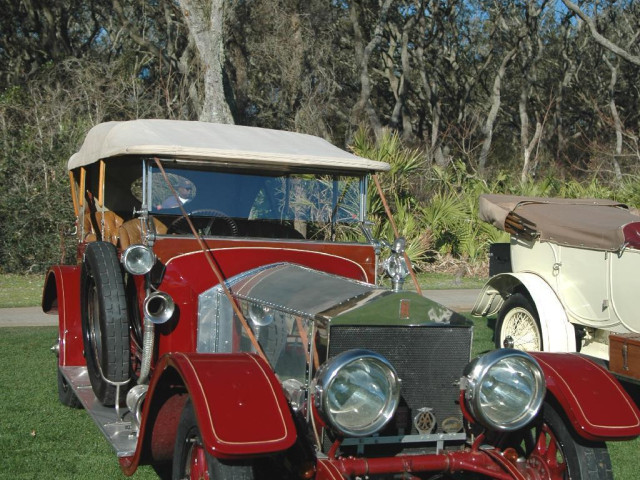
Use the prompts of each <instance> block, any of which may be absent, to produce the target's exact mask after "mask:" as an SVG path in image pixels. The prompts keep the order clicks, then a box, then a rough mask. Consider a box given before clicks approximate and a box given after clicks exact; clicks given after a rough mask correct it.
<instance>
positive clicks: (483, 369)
mask: <svg viewBox="0 0 640 480" xmlns="http://www.w3.org/2000/svg"><path fill="white" fill-rule="evenodd" d="M464 375H465V379H466V382H465V383H466V391H465V399H466V402H467V406H468V408H469V411H470V412H471V415H473V417H474V418H475V419H476V420H477V421H478V422H479V423H480V424H482V425H484V426H485V427H487V428H490V429H492V430H500V431H512V430H517V429H519V428H522V427H523V426H525V425H526V424H527V423H529V422H530V421H531V420H532V419H533V418H534V417H535V416H536V415H537V414H538V411H539V410H540V406H541V405H542V402H543V401H544V396H545V393H546V385H545V381H544V375H543V373H542V369H541V368H540V365H538V362H536V360H535V359H534V358H533V357H532V356H531V355H528V354H526V353H524V352H521V351H519V350H511V349H507V348H502V349H499V350H494V351H493V352H490V353H488V354H486V355H483V356H481V357H478V358H476V359H475V360H474V361H472V362H471V363H470V364H469V365H467V367H466V368H465V371H464Z"/></svg>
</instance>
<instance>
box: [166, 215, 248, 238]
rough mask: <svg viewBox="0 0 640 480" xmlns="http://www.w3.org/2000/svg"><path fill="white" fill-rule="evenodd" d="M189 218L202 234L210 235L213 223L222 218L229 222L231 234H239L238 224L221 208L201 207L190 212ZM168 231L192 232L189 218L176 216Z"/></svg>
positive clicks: (234, 235) (235, 235)
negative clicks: (220, 209)
mask: <svg viewBox="0 0 640 480" xmlns="http://www.w3.org/2000/svg"><path fill="white" fill-rule="evenodd" d="M203 217H207V218H203ZM189 218H190V219H191V222H192V223H193V226H194V227H196V230H197V231H198V233H200V234H201V235H210V234H211V229H212V227H213V224H214V223H216V221H217V220H222V221H223V222H224V223H226V224H227V227H228V229H229V230H230V235H231V236H233V237H237V236H238V224H237V223H236V222H235V221H234V220H233V218H231V217H230V216H229V215H227V214H226V213H223V212H221V211H219V210H214V209H212V208H201V209H199V210H194V211H193V212H191V213H189ZM168 233H191V228H189V224H188V222H187V219H186V218H185V217H178V218H176V219H175V220H174V221H173V222H171V224H170V225H169V228H168ZM225 233H226V232H225Z"/></svg>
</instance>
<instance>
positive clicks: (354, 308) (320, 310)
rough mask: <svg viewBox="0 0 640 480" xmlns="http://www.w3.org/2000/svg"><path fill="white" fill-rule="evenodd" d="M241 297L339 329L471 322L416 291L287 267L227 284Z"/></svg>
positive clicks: (258, 271) (274, 267)
mask: <svg viewBox="0 0 640 480" xmlns="http://www.w3.org/2000/svg"><path fill="white" fill-rule="evenodd" d="M230 290H231V292H232V293H233V295H234V296H236V297H237V298H240V299H244V300H249V301H252V302H257V303H260V304H263V305H266V306H270V307H272V308H275V309H277V310H280V311H284V312H288V313H291V314H294V315H301V316H305V317H316V318H321V319H324V320H328V321H331V323H332V324H343V325H357V324H361V325H365V324H366V325H389V324H397V325H422V324H428V323H433V324H446V325H449V326H452V325H453V326H458V325H459V326H470V325H471V322H470V320H468V319H466V318H465V317H463V316H462V315H460V314H458V313H456V312H454V311H453V310H450V309H448V308H447V307H445V306H443V305H440V304H439V303H437V302H434V301H432V300H430V299H428V298H424V297H422V296H420V295H418V294H417V293H415V292H393V291H391V290H389V289H386V288H382V287H378V286H376V285H373V284H369V283H364V282H358V281H355V280H352V279H349V278H345V277H341V276H338V275H332V274H328V273H325V272H322V271H318V270H314V269H310V268H307V267H303V266H300V265H296V264H291V263H278V264H272V265H267V266H265V267H261V268H259V269H256V270H252V271H250V272H247V273H246V274H243V275H240V276H237V277H235V278H234V279H232V280H231V281H230Z"/></svg>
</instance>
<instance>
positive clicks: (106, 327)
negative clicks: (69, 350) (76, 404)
mask: <svg viewBox="0 0 640 480" xmlns="http://www.w3.org/2000/svg"><path fill="white" fill-rule="evenodd" d="M80 301H81V309H82V336H83V342H84V356H85V359H86V361H87V370H88V374H89V380H90V381H91V387H92V388H93V393H94V395H95V396H96V398H97V399H98V401H99V402H100V403H102V404H103V405H106V406H112V405H115V403H116V386H115V385H113V383H121V384H122V383H124V382H126V381H127V380H128V379H129V370H130V366H129V365H130V355H129V351H130V349H129V321H128V314H127V301H126V296H125V290H124V281H123V276H122V270H121V269H120V263H119V262H118V257H117V254H116V249H115V247H114V246H113V245H112V244H110V243H106V242H92V243H90V244H88V245H87V249H86V251H85V257H84V262H83V264H82V276H81V289H80ZM127 390H128V388H127V386H126V385H122V386H121V387H120V397H119V399H118V403H119V404H122V403H123V402H124V399H125V397H126V394H127Z"/></svg>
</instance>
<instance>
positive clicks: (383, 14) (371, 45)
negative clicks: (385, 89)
mask: <svg viewBox="0 0 640 480" xmlns="http://www.w3.org/2000/svg"><path fill="white" fill-rule="evenodd" d="M392 3H393V0H385V1H384V4H383V5H382V6H381V7H380V14H379V16H378V23H377V24H376V28H375V30H374V32H373V36H372V38H371V40H369V42H368V43H367V44H366V46H365V43H364V42H365V40H364V34H363V32H362V26H361V25H360V19H359V17H358V9H357V8H356V3H355V2H354V3H352V4H351V6H350V18H351V24H352V26H353V33H354V47H355V60H356V64H357V66H358V70H359V77H360V99H359V100H358V102H357V103H356V105H355V107H354V111H355V112H354V113H355V115H356V116H358V115H359V114H360V112H364V113H365V114H366V116H367V118H368V120H369V124H370V125H371V128H373V131H374V133H375V135H376V137H378V136H379V135H380V134H381V132H382V123H381V122H380V118H379V117H378V113H377V112H376V110H375V108H374V106H373V103H371V78H370V77H369V59H370V58H371V54H372V53H373V51H374V49H375V48H377V47H378V45H379V44H380V41H381V40H382V32H383V31H384V28H385V26H386V24H387V13H388V12H389V8H390V7H391V4H392ZM355 123H358V122H357V121H356V122H355Z"/></svg>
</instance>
